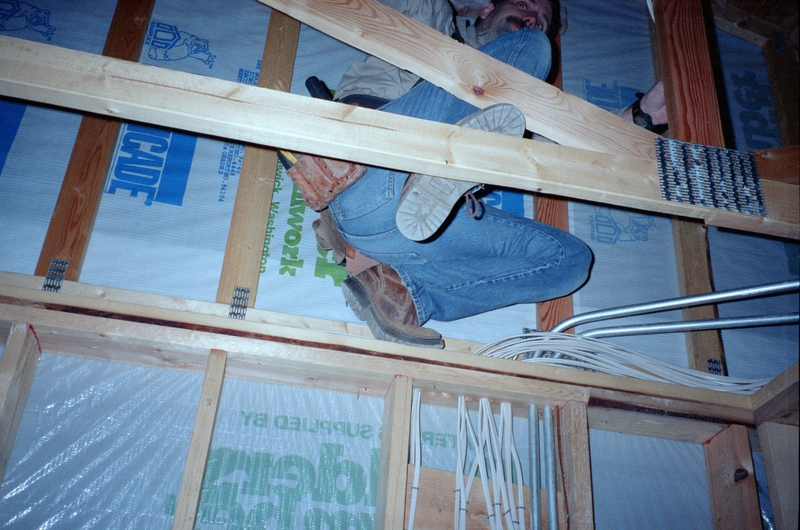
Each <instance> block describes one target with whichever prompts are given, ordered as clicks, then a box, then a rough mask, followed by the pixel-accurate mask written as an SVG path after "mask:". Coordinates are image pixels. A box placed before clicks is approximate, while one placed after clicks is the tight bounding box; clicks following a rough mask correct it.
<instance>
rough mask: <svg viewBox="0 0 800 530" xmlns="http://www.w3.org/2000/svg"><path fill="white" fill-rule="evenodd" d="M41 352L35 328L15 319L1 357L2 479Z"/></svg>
mask: <svg viewBox="0 0 800 530" xmlns="http://www.w3.org/2000/svg"><path fill="white" fill-rule="evenodd" d="M40 353H41V350H40V349H39V345H38V344H37V342H36V335H34V333H33V330H32V329H31V327H30V326H29V325H28V324H26V323H24V322H16V321H14V322H13V323H12V324H11V327H10V330H9V333H8V339H7V341H6V344H5V350H4V351H3V356H2V359H0V482H2V480H3V476H4V475H5V472H6V466H7V465H8V457H9V455H10V454H11V448H12V447H13V445H14V439H15V438H16V436H17V429H18V428H19V422H20V420H21V419H22V412H23V411H24V410H25V403H26V402H27V400H28V392H29V391H30V389H31V383H32V382H33V376H34V374H35V373H36V365H37V363H38V362H39V354H40Z"/></svg>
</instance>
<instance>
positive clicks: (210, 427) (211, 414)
mask: <svg viewBox="0 0 800 530" xmlns="http://www.w3.org/2000/svg"><path fill="white" fill-rule="evenodd" d="M227 362H228V352H226V351H225V350H216V349H214V350H211V353H210V354H209V355H208V364H207V366H206V375H205V379H204V380H203V388H202V389H201V390H200V403H199V405H198V406H197V415H196V416H195V420H194V429H193V430H192V439H191V442H190V443H189V454H188V455H187V456H186V466H185V467H184V468H183V480H181V490H180V493H179V494H178V502H177V505H176V506H175V516H174V519H173V521H172V528H173V529H174V530H192V529H193V528H194V524H195V521H196V519H197V507H198V505H199V503H200V492H201V490H202V488H203V476H204V475H205V472H206V462H207V461H208V452H209V450H210V449H211V439H212V438H213V436H214V424H215V423H216V421H217V410H218V409H219V400H220V396H221V394H222V383H223V381H224V380H225V366H226V364H227Z"/></svg>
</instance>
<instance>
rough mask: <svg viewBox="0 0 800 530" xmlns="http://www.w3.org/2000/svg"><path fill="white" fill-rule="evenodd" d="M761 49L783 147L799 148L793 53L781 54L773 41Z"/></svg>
mask: <svg viewBox="0 0 800 530" xmlns="http://www.w3.org/2000/svg"><path fill="white" fill-rule="evenodd" d="M761 49H762V51H763V52H764V61H765V63H766V66H767V74H768V75H769V85H770V88H772V101H773V103H774V104H775V115H776V116H777V118H778V127H779V129H780V131H781V140H782V142H783V146H784V147H787V146H791V145H797V144H800V127H799V126H798V123H800V117H799V115H800V108H799V107H800V87H798V85H800V73H798V71H797V60H796V59H795V56H794V53H792V52H791V50H789V49H787V48H786V46H784V47H783V49H781V50H779V49H778V47H777V46H775V43H774V42H773V41H772V40H768V41H767V42H766V43H765V44H764V46H763V47H762V48H761ZM795 174H796V173H795Z"/></svg>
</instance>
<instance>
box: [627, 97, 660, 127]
mask: <svg viewBox="0 0 800 530" xmlns="http://www.w3.org/2000/svg"><path fill="white" fill-rule="evenodd" d="M643 96H644V94H642V93H641V92H639V93H637V94H636V101H634V102H633V105H631V115H632V116H633V123H635V124H636V125H638V126H639V127H644V128H645V129H647V130H648V131H652V130H654V129H655V128H656V126H655V125H653V118H652V117H651V116H650V115H649V114H648V113H646V112H645V111H643V110H642V97H643Z"/></svg>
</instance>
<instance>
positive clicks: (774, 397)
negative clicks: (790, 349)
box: [751, 363, 800, 427]
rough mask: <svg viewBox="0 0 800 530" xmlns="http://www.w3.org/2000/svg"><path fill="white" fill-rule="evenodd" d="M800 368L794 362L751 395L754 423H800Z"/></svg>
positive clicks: (795, 424)
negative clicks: (799, 384)
mask: <svg viewBox="0 0 800 530" xmlns="http://www.w3.org/2000/svg"><path fill="white" fill-rule="evenodd" d="M798 378H800V368H798V363H794V365H793V366H791V367H790V368H789V369H787V370H786V371H784V372H783V373H782V374H780V375H779V376H777V377H776V378H775V379H773V380H772V381H770V382H769V383H768V384H767V385H766V386H764V387H762V388H761V389H759V390H758V391H757V392H756V393H755V394H753V395H752V397H751V399H752V402H753V405H752V406H753V415H754V416H755V420H756V425H761V424H762V423H764V422H768V421H769V422H772V423H783V424H786V425H794V426H795V427H796V426H798V425H800V411H798V407H800V405H798V403H800V389H799V386H798Z"/></svg>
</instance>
